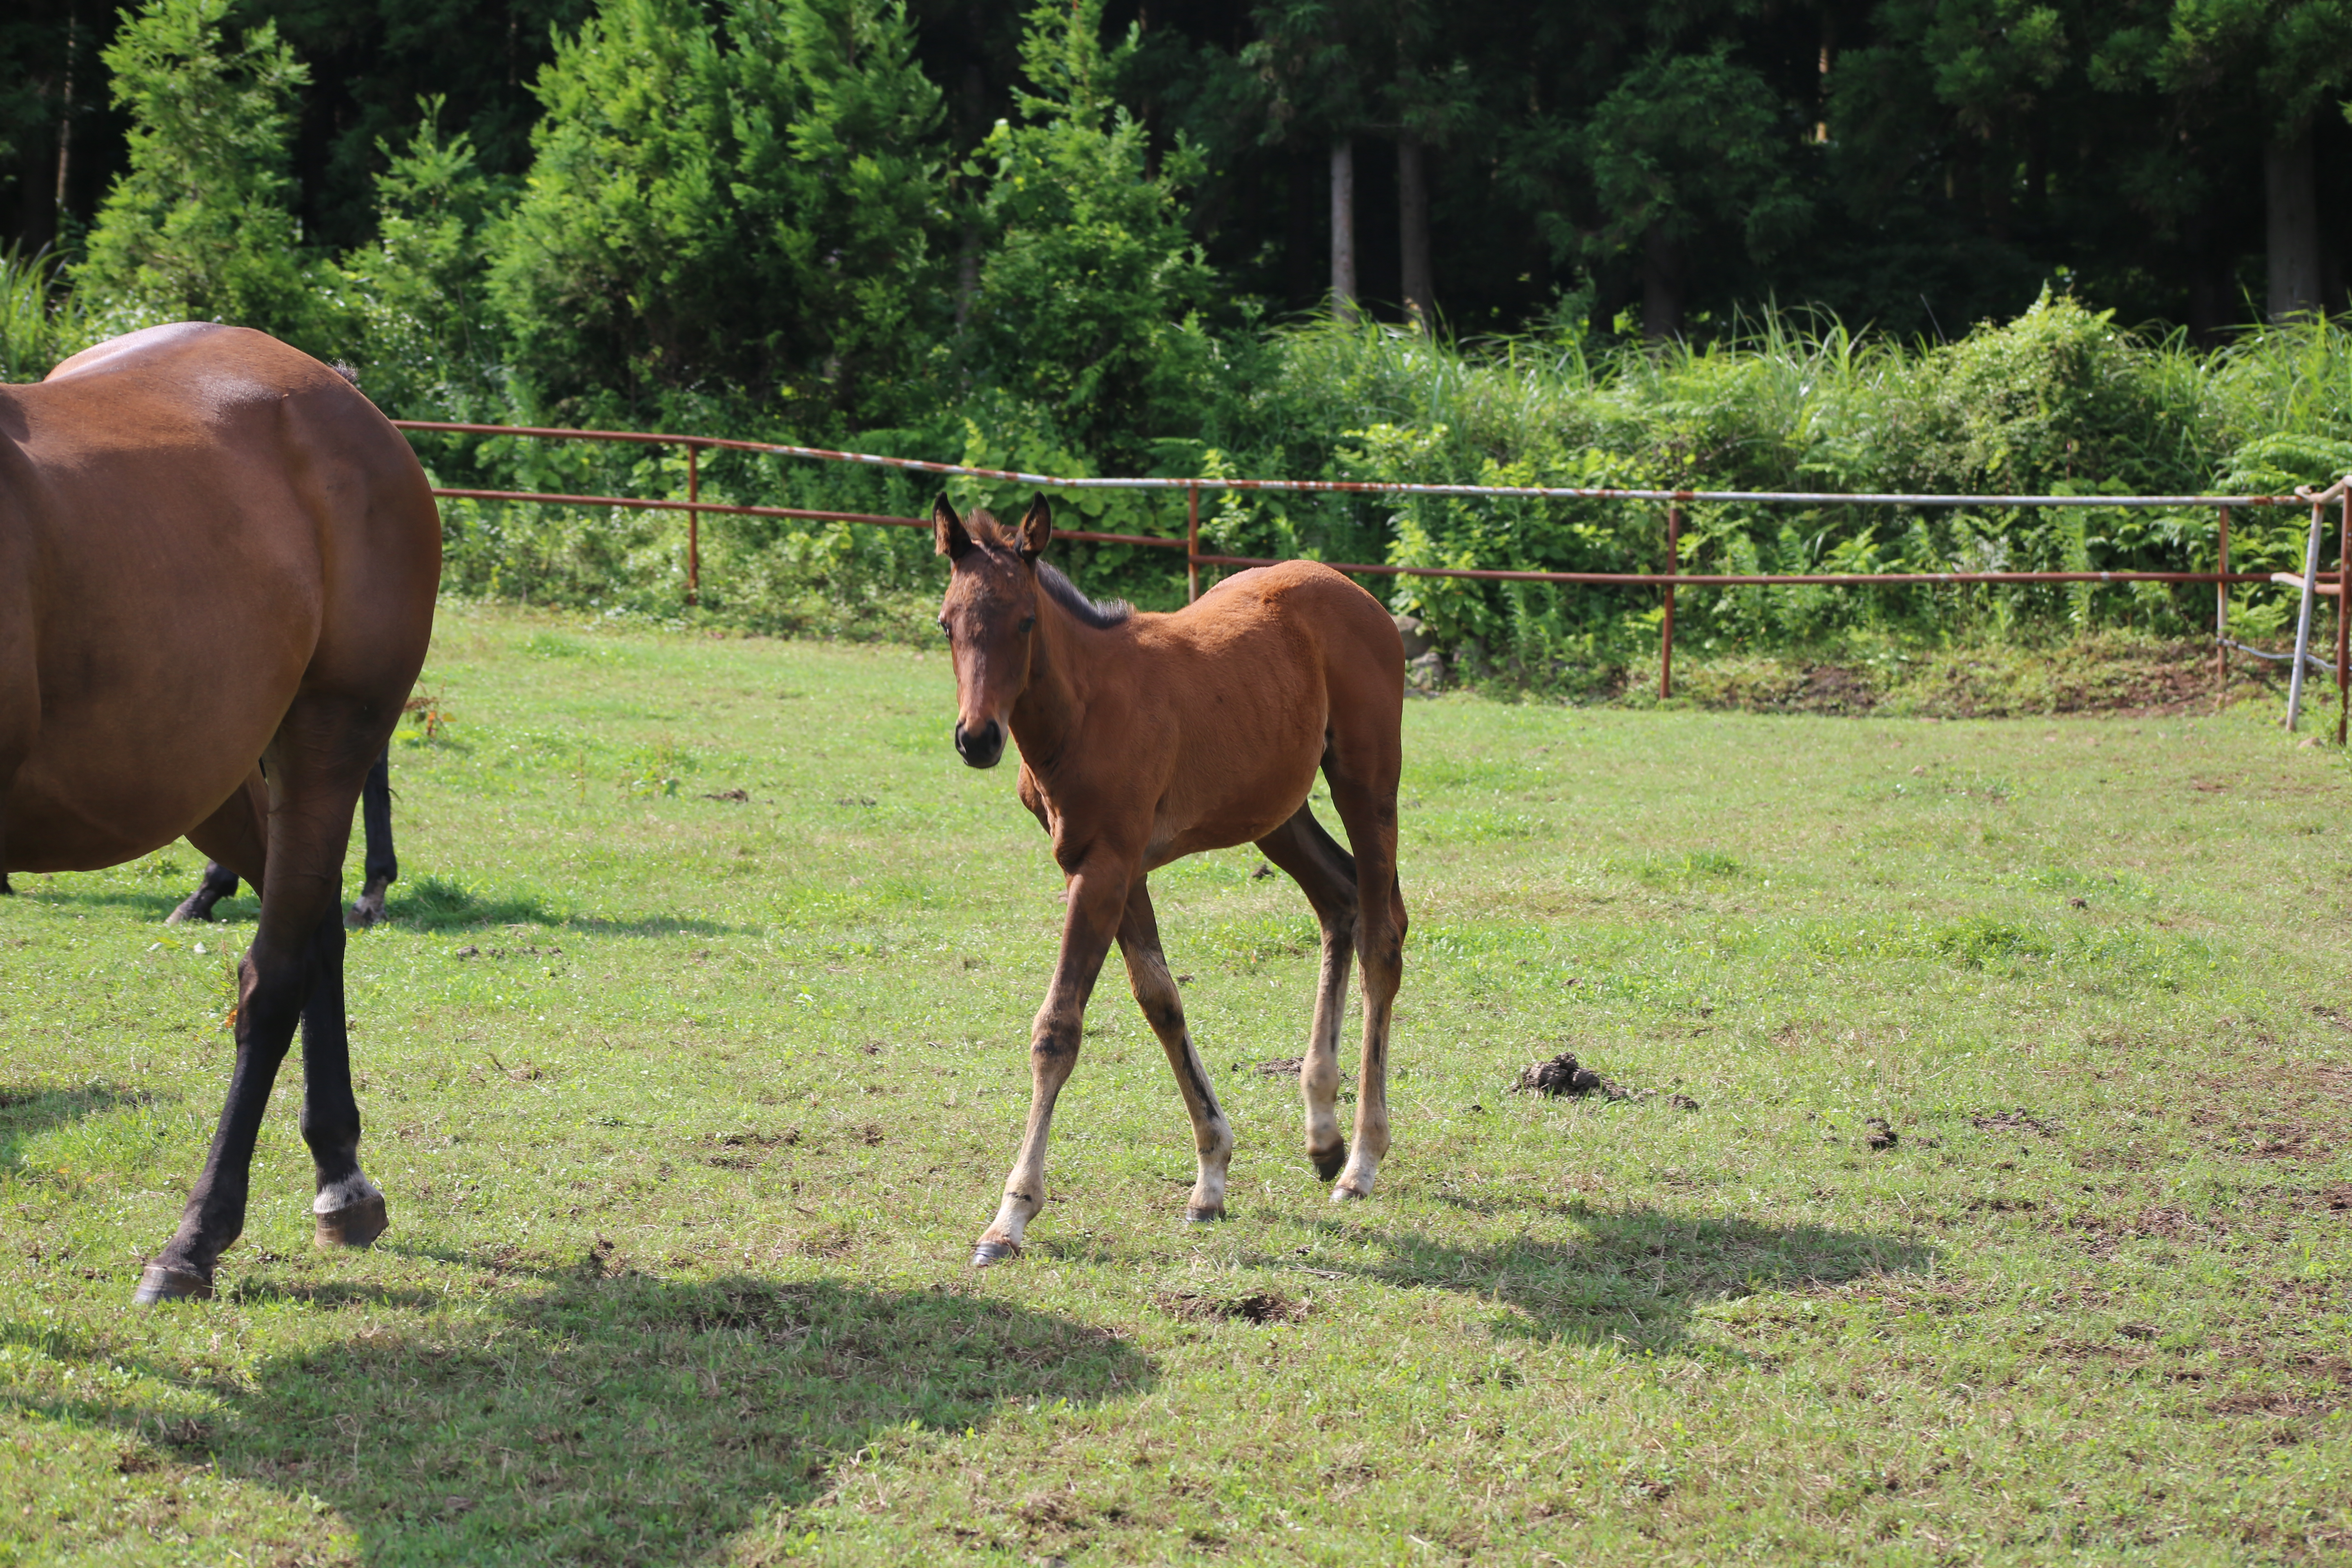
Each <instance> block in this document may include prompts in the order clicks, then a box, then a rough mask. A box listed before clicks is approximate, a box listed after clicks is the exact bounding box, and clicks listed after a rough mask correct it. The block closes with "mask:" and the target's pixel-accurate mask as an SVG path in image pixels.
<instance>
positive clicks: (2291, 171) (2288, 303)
mask: <svg viewBox="0 0 2352 1568" xmlns="http://www.w3.org/2000/svg"><path fill="white" fill-rule="evenodd" d="M2263 216H2264V217H2265V219H2266V220H2267V221H2266V223H2265V225H2264V227H2265V229H2266V231H2267V232H2266V233H2265V235H2264V240H2265V248H2266V249H2267V250H2268V252H2269V261H2270V318H2271V320H2272V321H2286V320H2287V319H2289V318H2290V317H2294V316H2300V315H2304V314H2305V313H2307V312H2309V311H2311V310H2316V309H2317V308H2318V306H2319V182H2318V179H2317V177H2316V174H2315V171H2314V169H2313V167H2312V159H2311V124H2310V121H2304V122H2303V123H2301V124H2299V125H2297V126H2295V127H2294V130H2293V131H2291V132H2288V133H2287V134H2286V135H2284V136H2282V137H2280V138H2278V139H2277V140H2275V141H2273V142H2271V143H2270V144H2269V145H2268V146H2266V147H2264V148H2263Z"/></svg>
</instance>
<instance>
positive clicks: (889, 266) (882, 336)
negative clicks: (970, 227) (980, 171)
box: [491, 0, 940, 421]
mask: <svg viewBox="0 0 2352 1568" xmlns="http://www.w3.org/2000/svg"><path fill="white" fill-rule="evenodd" d="M537 91H538V93H539V96H540V98H541V101H542V102H544V103H545V105H546V107H547V113H546V117H545V119H543V120H542V121H541V123H540V126H539V129H538V130H537V131H536V132H534V134H533V142H534V146H535V148H536V156H535V158H534V161H533V163H532V166H531V172H530V181H529V185H528V189H527V191H526V193H525V195H524V196H523V197H522V199H521V201H520V204H519V205H517V207H516V209H515V211H514V214H513V216H512V217H511V218H510V219H509V221H508V223H507V224H506V225H505V226H503V227H502V229H501V231H500V232H499V234H498V236H497V237H495V239H494V241H493V250H494V253H495V254H494V258H493V262H492V268H491V272H492V281H491V289H492V293H493V297H494V299H495V300H496V301H497V302H498V305H499V309H500V310H501V311H502V312H503V314H504V317H505V320H506V321H507V323H508V326H509V331H511V333H512V336H513V339H514V342H515V345H516V353H517V359H518V363H519V364H520V368H521V369H522V370H523V371H524V372H525V373H526V374H528V375H529V376H530V377H531V378H532V379H533V380H534V381H535V382H536V383H537V384H538V385H539V387H540V388H541V391H542V392H544V393H546V394H549V395H554V396H556V397H559V398H577V397H580V396H583V395H587V394H589V393H590V392H592V391H593V390H595V389H600V388H603V389H614V390H615V391H617V392H618V393H619V394H620V395H621V396H622V397H623V399H624V401H625V402H629V403H636V404H640V405H642V404H644V403H645V402H646V401H647V400H649V399H657V398H658V396H660V395H664V394H666V393H674V392H677V391H683V390H688V389H698V390H703V391H709V392H719V391H721V390H728V389H732V390H736V391H741V392H748V393H750V394H751V395H753V396H754V397H755V398H757V399H759V400H760V401H761V402H763V403H764V402H766V401H767V400H768V399H770V398H775V399H779V400H780V401H781V402H782V404H783V405H785V406H787V407H788V408H791V409H793V410H794V411H796V412H797V413H798V414H799V415H800V416H802V417H803V418H804V419H812V420H819V421H822V420H826V419H831V418H835V417H837V416H844V415H852V416H858V417H862V418H866V419H873V418H877V417H887V411H886V410H884V409H883V408H881V407H879V406H877V405H876V403H875V402H874V400H875V399H877V398H881V397H883V396H884V395H886V393H887V391H888V389H889V388H890V387H891V386H892V385H893V384H896V383H897V382H898V380H899V379H900V374H901V373H903V372H905V371H906V370H907V369H908V368H909V367H910V366H911V365H912V364H913V363H914V362H915V360H916V358H917V357H918V355H919V347H920V336H921V334H920V333H919V331H917V330H916V327H917V318H918V317H919V314H920V313H921V312H922V311H923V310H925V308H926V307H927V305H928V303H929V300H931V299H932V298H934V297H935V296H936V295H937V294H938V292H939V291H938V289H936V288H934V287H931V286H930V285H931V282H932V279H931V278H930V273H931V272H932V271H933V270H934V269H935V264H934V260H933V258H932V255H931V250H930V247H929V242H928V239H927V236H926V232H925V231H926V227H927V226H929V224H931V223H932V222H933V221H934V220H935V219H936V217H937V216H939V215H938V213H937V210H936V209H937V208H938V207H939V205H940V174H939V161H938V153H937V150H936V148H935V146H934V144H933V138H934V136H935V134H936V131H937V126H938V121H939V94H938V91H937V89H934V88H933V87H932V86H931V85H930V84H929V81H927V80H926V79H924V78H923V77H922V75H921V73H920V72H919V70H917V69H916V68H915V66H914V63H913V58H912V40H911V37H910V32H909V27H908V21H907V17H906V13H905V10H904V7H903V6H902V5H897V4H889V5H885V4H882V3H880V0H782V4H773V3H771V0H732V3H731V4H730V5H728V6H727V8H726V10H725V13H724V25H723V30H722V29H721V28H718V27H713V26H710V25H709V23H707V22H705V21H704V20H703V18H702V16H701V14H700V13H699V11H698V8H697V7H696V6H695V5H693V4H692V3H691V0H603V4H601V5H599V7H598V9H597V12H596V15H595V16H593V17H592V18H590V20H589V21H588V22H587V24H586V25H585V26H583V28H582V30H581V32H580V34H579V36H578V37H575V38H573V39H572V40H569V41H564V42H559V44H558V46H557V48H556V56H555V59H554V60H553V62H552V63H551V64H550V65H549V66H548V68H546V69H545V70H544V71H543V72H542V73H541V77H540V80H539V83H538V87H537Z"/></svg>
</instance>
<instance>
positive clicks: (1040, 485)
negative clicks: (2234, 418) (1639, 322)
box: [392, 419, 2352, 744]
mask: <svg viewBox="0 0 2352 1568" xmlns="http://www.w3.org/2000/svg"><path fill="white" fill-rule="evenodd" d="M392 423H393V424H394V426H395V427H397V428H399V429H402V430H414V431H419V432H424V433H427V434H435V435H451V436H494V437H522V438H525V439H530V440H547V441H599V442H618V443H625V444H630V445H638V446H660V447H681V448H683V449H684V450H685V452H686V487H687V499H686V500H648V499H644V498H639V497H633V496H593V495H566V494H560V493H555V492H551V491H541V490H488V489H437V488H436V489H435V490H434V492H433V493H434V494H435V495H436V496H441V497H446V498H448V499H451V500H496V501H520V502H546V503H551V504H556V505H564V506H598V507H618V508H623V509H625V510H635V511H682V512H684V513H686V515H687V565H686V599H687V603H688V604H689V605H692V604H697V603H699V602H700V598H701V591H702V542H701V527H700V521H701V516H702V514H703V513H705V512H716V513H720V514H723V515H727V516H734V517H780V518H800V519H806V520H808V521H819V522H856V523H869V524H874V525H877V526H880V527H885V528H929V527H930V526H931V524H930V521H929V519H927V518H919V517H892V516H887V515H883V514H880V513H875V512H847V511H820V510H811V509H808V508H803V507H780V506H739V505H734V504H731V503H727V502H719V501H706V500H702V499H701V492H702V485H701V454H702V453H703V452H704V451H705V450H714V451H733V452H751V453H757V454H761V455H763V456H768V457H778V458H808V459H812V460H814V461H818V462H833V463H851V464H861V465H865V466H867V467H872V468H895V469H898V470H900V471H902V472H908V473H919V474H936V475H939V476H941V477H942V478H958V477H961V478H971V479H994V480H999V481H1003V482H1007V483H1013V484H1021V485H1026V486H1031V487H1034V488H1035V489H1046V490H1089V489H1096V490H1181V491H1183V492H1184V495H1185V531H1184V537H1183V538H1181V539H1170V538H1164V537H1160V536H1158V535H1153V534H1135V533H1098V532H1091V531H1086V530H1082V529H1063V528H1056V529H1055V533H1056V534H1058V535H1060V536H1061V537H1063V538H1066V539H1075V540H1081V541H1086V542H1093V543H1105V544H1132V545H1139V546H1142V547H1144V548H1146V549H1156V550H1181V551H1183V552H1184V560H1185V576H1186V581H1187V585H1188V590H1189V593H1190V595H1191V596H1192V597H1194V598H1198V597H1199V596H1200V592H1201V568H1202V567H1203V566H1269V565H1272V564H1274V562H1273V561H1272V560H1271V559H1269V558H1266V557H1262V556H1254V555H1223V554H1202V552H1201V492H1202V490H1209V491H1212V492H1214V493H1218V494H1223V493H1226V492H1231V491H1244V492H1245V491H1279V492H1293V493H1300V492H1304V493H1312V492H1317V491H1328V492H1334V493H1339V494H1348V495H1383V496H1398V497H1407V496H1461V497H1486V498H1489V499H1498V500H1509V499H1517V500H1602V501H1646V502H1652V503H1662V504H1664V507H1665V509H1666V570H1664V572H1537V571H1514V570H1507V569H1502V568H1484V567H1456V566H1400V565H1395V564H1391V563H1372V562H1330V563H1327V564H1328V565H1330V566H1331V567H1332V568H1333V569H1334V570H1336V571H1339V572H1345V573H1349V574H1354V575H1371V576H1406V577H1441V578H1468V579H1472V580H1475V581H1480V582H1499V583H1551V584H1583V585H1593V586H1614V587H1622V588H1644V587H1654V588H1658V589H1661V590H1663V605H1664V612H1665V615H1664V622H1663V625H1662V626H1661V636H1660V638H1659V649H1658V695H1659V696H1660V697H1662V698H1663V697H1670V696H1672V695H1673V694H1674V653H1675V590H1676V589H1677V588H1735V587H1837V588H1878V587H1889V588H1891V587H1941V586H1958V585H1966V584H2000V583H2006V584H2029V583H2052V584H2055V583H2176V584H2185V583H2210V584H2213V587H2214V605H2213V641H2214V645H2215V647H2214V680H2215V685H2216V691H2217V695H2218V692H2219V689H2220V687H2221V683H2223V682H2225V681H2226V680H2227V679H2228V677H2229V656H2230V652H2231V649H2232V648H2242V647H2243V645H2242V644H2239V643H2235V642H2232V641H2231V639H2230V637H2229V636H2228V631H2229V611H2230V588H2231V584H2240V583H2270V582H2273V581H2277V580H2281V574H2274V573H2269V572H2232V571H2231V570H2230V512H2231V509H2233V508H2237V507H2282V506H2294V507H2303V506H2308V507H2310V509H2311V518H2312V526H2311V537H2310V542H2309V545H2308V548H2307V549H2306V551H2305V567H2304V573H2303V575H2302V576H2301V577H2298V578H2293V579H2291V581H2294V582H2295V583H2298V584H2302V585H2303V587H2304V603H2303V609H2302V614H2301V616H2300V619H2299V623H2298V626H2297V636H2296V649H2295V653H2294V655H2292V656H2288V657H2290V658H2292V659H2293V668H2294V677H2293V679H2294V693H2295V697H2294V700H2291V701H2290V705H2289V719H2288V727H2289V728H2290V729H2292V728H2293V727H2294V713H2295V712H2296V710H2297V709H2298V708H2299V706H2300V703H2299V699H2300V696H2301V691H2302V679H2303V670H2304V668H2305V664H2306V663H2308V664H2309V665H2311V666H2312V667H2314V668H2325V667H2324V666H2321V665H2320V663H2319V660H2318V659H2316V658H2312V657H2311V656H2310V655H2309V654H2308V652H2307V647H2308V643H2309V638H2310V629H2311V601H2312V599H2313V598H2314V596H2315V595H2324V594H2334V595H2336V664H2335V674H2336V691H2337V694H2338V714H2337V719H2336V741H2337V742H2338V743H2339V744H2341V743H2342V742H2344V740H2345V737H2346V730H2347V717H2352V637H2347V632H2352V626H2347V605H2346V603H2345V600H2346V597H2347V595H2345V594H2344V593H2343V579H2344V565H2345V563H2347V560H2352V480H2347V479H2339V480H2337V481H2336V483H2335V484H2333V485H2330V486H2329V487H2327V488H2326V489H2324V490H2314V489H2310V488H2309V487H2305V489H2300V490H2298V491H2296V493H2294V495H2284V496H2274V495H2184V496H2100V495H2058V496H2051V495H2032V496H2023V495H1900V494H1881V493H1870V494H1860V495H1856V494H1840V493H1836V492H1832V491H1807V490H1664V489H1607V488H1585V487H1578V486H1565V485H1429V484H1406V483H1384V482H1381V481H1379V480H1370V479H1212V478H1189V479H1177V478H1075V477H1068V476H1062V475H1055V474H1032V473H1024V472H1023V471H1021V470H1019V469H1011V468H975V467H972V466H971V465H969V464H964V463H937V462H931V461H929V460H928V459H925V458H892V457H884V456H881V455H879V454H877V453H872V452H845V451H836V450H834V449H832V448H830V447H799V446H793V445H791V444H789V443H785V442H778V441H747V440H742V439H740V438H737V437H725V436H681V435H672V434H667V433H663V432H656V431H643V430H589V429H568V428H563V427H560V426H532V425H475V424H466V423H462V422H457V421H451V420H436V419H395V420H394V421H393V422H392ZM1715 501H1737V502H1753V503H1759V504H1764V505H1784V506H1907V507H1919V508H1930V507H1932V508H1939V509H1956V508H1961V507H2107V508H2118V509H2124V510H2176V509H2181V508H2198V509H2200V510H2201V509H2203V508H2207V507H2210V508H2212V509H2214V510H2215V511H2216V512H2217V513H2218V516H2219V523H2220V529H2219V547H2218V550H2217V554H2216V560H2215V563H2214V569H2213V570H2212V571H2210V572H1880V573H1870V572H1827V573H1788V574H1727V573H1685V572H1681V571H1677V570H1676V565H1677V563H1678V560H1679V554H1678V552H1679V549H1680V542H1681V536H1682V523H1683V509H1684V507H1685V506H1687V505H1690V504H1693V503H1696V502H1715ZM2331 502H2336V503H2340V504H2341V506H2342V508H2343V522H2342V527H2341V528H2340V529H2339V538H2338V542H2337V555H2336V560H2337V569H2336V571H2335V572H2322V571H2320V570H2319V569H2318V563H2319V542H2320V534H2321V530H2320V521H2319V514H2320V508H2321V507H2322V506H2324V505H2326V504H2328V503H2331ZM2244 651H2247V652H2255V651H2256V650H2253V649H2244ZM2260 657H2263V658H2274V657H2278V656H2272V655H2261V656H2260Z"/></svg>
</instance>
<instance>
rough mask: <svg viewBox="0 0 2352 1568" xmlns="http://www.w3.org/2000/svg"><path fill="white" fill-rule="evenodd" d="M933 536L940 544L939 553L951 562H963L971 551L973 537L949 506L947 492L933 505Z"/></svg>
mask: <svg viewBox="0 0 2352 1568" xmlns="http://www.w3.org/2000/svg"><path fill="white" fill-rule="evenodd" d="M931 534H932V537H933V538H934V539H936V540H937V541H938V542H939V552H940V554H942V555H944V556H946V557H947V558H948V559H949V560H950V561H961V560H962V559H963V558H964V556H965V555H966V554H968V553H970V552H971V534H969V533H967V532H965V531H964V526H963V520H962V519H961V518H960V517H958V516H956V514H955V508H953V507H952V506H950V505H949V504H948V497H947V492H946V491H945V490H941V491H940V499H939V500H935V501H933V502H932V503H931Z"/></svg>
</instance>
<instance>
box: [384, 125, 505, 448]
mask: <svg viewBox="0 0 2352 1568" xmlns="http://www.w3.org/2000/svg"><path fill="white" fill-rule="evenodd" d="M420 107H421V108H422V109H423V110H424V113H425V118H424V120H423V121H422V122H421V123H420V124H419V125H418V126H417V128H416V132H415V135H414V136H413V137H412V138H411V139H410V141H409V143H408V146H407V148H406V150H405V151H402V152H394V150H393V149H392V148H391V147H389V146H383V147H381V148H380V149H379V150H380V151H381V152H382V153H383V155H384V157H385V159H386V160H387V162H388V163H389V167H387V168H386V169H385V171H384V172H383V174H380V175H378V176H377V179H376V202H377V220H376V233H377V237H376V240H375V242H374V243H373V245H368V246H363V247H361V248H359V249H357V250H354V251H352V253H351V254H350V255H348V256H346V257H345V258H343V262H342V266H343V270H344V272H345V275H346V276H347V277H348V278H349V279H350V280H351V282H352V286H353V291H354V293H355V295H356V296H357V298H358V300H360V302H361V303H360V315H361V322H362V344H361V346H360V347H359V348H358V349H357V351H356V353H355V357H357V358H358V359H359V360H360V363H361V365H362V369H363V371H364V372H365V373H366V384H367V387H368V391H369V394H370V395H372V396H373V397H374V398H375V399H376V401H377V402H378V403H380V404H382V405H383V406H385V407H387V408H391V409H394V410H395V411H397V412H401V413H408V414H412V415H425V414H426V413H428V412H430V413H453V412H458V411H460V409H461V408H463V407H464V405H466V404H467V402H468V401H474V402H478V401H481V399H480V398H479V396H478V392H479V391H480V390H481V389H480V388H478V386H473V385H467V384H466V383H467V382H469V381H471V382H478V381H479V380H480V379H481V373H482V372H483V371H484V370H485V369H486V368H487V367H488V366H489V365H490V364H492V363H494V362H495V360H496V357H497V350H498V344H497V342H496V341H495V338H494V336H493V334H494V333H495V332H496V331H497V330H498V323H497V322H496V321H495V320H494V319H493V318H492V316H491V314H490V311H489V309H488V300H487V298H486V289H485V284H486V281H487V279H486V273H487V269H488V233H489V228H490V225H491V223H492V221H493V220H494V219H495V218H496V217H497V216H498V215H499V213H500V212H501V211H502V210H503V208H504V207H505V205H507V204H508V203H509V201H511V199H512V195H513V188H514V185H515V184H516V182H514V181H511V180H506V179H500V178H498V177H495V176H492V175H488V174H484V173H483V172H482V169H481V167H480V165H479V164H478V162H477V161H476V159H475V155H474V147H473V142H472V139H471V138H470V137H468V136H467V135H466V134H465V133H464V132H459V133H458V134H457V135H455V136H451V137H444V136H443V135H442V134H441V110H442V100H440V99H437V98H434V99H427V100H425V101H424V102H423V103H422V104H421V105H420ZM453 382H454V383H457V384H453ZM469 392H473V393H476V394H477V396H476V397H475V398H473V399H470V400H469V399H468V398H467V393H469ZM467 411H469V412H470V410H467ZM480 412H481V413H482V414H484V415H485V416H488V415H490V414H491V413H492V411H491V410H489V409H488V408H483V409H481V410H480Z"/></svg>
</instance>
